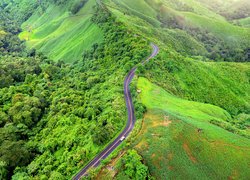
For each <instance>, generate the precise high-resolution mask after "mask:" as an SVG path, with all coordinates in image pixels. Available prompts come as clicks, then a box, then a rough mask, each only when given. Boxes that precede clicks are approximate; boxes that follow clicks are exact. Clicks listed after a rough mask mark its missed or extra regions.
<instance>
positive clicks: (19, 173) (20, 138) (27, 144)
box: [0, 9, 148, 179]
mask: <svg viewBox="0 0 250 180" xmlns="http://www.w3.org/2000/svg"><path fill="white" fill-rule="evenodd" d="M95 11H96V12H98V13H96V14H95V16H93V18H92V19H91V23H93V24H95V25H96V26H98V27H99V28H100V29H101V31H102V32H103V33H104V34H105V36H104V43H102V44H95V45H93V46H92V48H91V49H90V50H89V51H84V49H82V53H83V56H82V58H81V60H79V61H77V62H75V63H74V64H65V63H63V62H62V61H59V62H53V61H51V60H49V59H48V58H47V57H45V56H43V55H41V54H37V53H36V51H35V50H32V51H31V52H26V51H25V50H24V49H22V48H21V45H23V42H21V41H19V40H18V42H19V45H20V46H19V45H18V46H19V48H20V49H18V50H17V52H18V53H15V51H16V50H13V52H5V54H1V61H0V64H1V90H0V95H1V96H0V97H1V98H0V115H1V130H0V132H1V147H0V159H1V179H5V178H8V179H9V178H10V177H11V176H12V175H13V174H14V175H13V176H12V178H13V179H20V178H24V179H28V178H29V177H34V178H38V179H41V178H42V179H43V178H45V179H46V178H50V179H69V178H70V177H71V176H72V175H73V174H74V173H76V172H77V171H78V170H79V168H80V167H82V166H83V165H84V164H85V163H87V162H88V161H89V160H90V159H91V158H93V156H94V155H95V154H96V153H97V152H99V151H100V150H101V149H102V148H103V147H104V145H106V143H108V142H109V140H111V139H112V138H113V137H114V136H115V135H116V134H117V133H118V132H119V131H120V130H121V129H122V127H123V126H124V122H125V120H126V114H125V110H126V109H125V104H124V102H123V94H122V92H123V91H122V87H123V86H122V82H123V78H124V76H125V73H126V72H127V71H128V70H129V69H130V68H132V66H133V65H134V64H136V63H138V62H139V61H140V60H141V59H143V58H144V57H145V56H146V55H147V52H148V45H147V42H146V41H143V40H141V39H140V38H139V37H135V36H134V35H133V34H132V33H130V32H127V31H126V30H125V28H124V25H123V24H122V23H119V22H116V20H115V18H114V17H113V16H112V15H111V14H109V13H107V12H102V11H103V10H101V9H96V10H95ZM95 11H94V12H95ZM111 25H112V26H111ZM17 27H18V25H17ZM1 28H2V31H4V32H6V33H11V32H8V31H7V28H5V27H4V26H1ZM9 35H10V37H13V38H17V37H16V34H9ZM17 39H18V38H17ZM7 42H8V39H7ZM4 43H5V41H4ZM12 43H13V44H16V42H15V41H10V42H9V45H10V47H12V45H13V44H12ZM121 47H122V48H121ZM3 49H4V50H5V51H7V50H8V48H7V47H6V48H5V47H3ZM142 49H143V50H142ZM114 50H115V51H114Z"/></svg>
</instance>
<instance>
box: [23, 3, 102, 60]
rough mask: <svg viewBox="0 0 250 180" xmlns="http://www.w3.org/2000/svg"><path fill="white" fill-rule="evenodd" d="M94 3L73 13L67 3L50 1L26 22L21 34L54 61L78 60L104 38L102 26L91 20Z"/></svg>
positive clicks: (31, 46)
mask: <svg viewBox="0 0 250 180" xmlns="http://www.w3.org/2000/svg"><path fill="white" fill-rule="evenodd" d="M94 5H95V0H89V1H88V3H86V4H85V6H84V7H83V8H82V9H81V10H80V11H79V12H78V13H77V14H76V15H72V14H71V13H70V12H69V9H70V6H69V5H68V4H67V3H66V4H65V5H61V6H55V5H53V4H51V5H50V6H49V7H48V9H47V10H46V12H45V13H43V14H41V13H40V12H39V11H38V12H36V13H35V14H33V16H31V17H30V19H29V20H28V21H26V22H25V23H23V25H22V27H23V29H24V31H23V32H22V33H21V34H20V38H21V39H25V40H26V41H27V45H28V47H29V48H36V49H37V50H38V51H41V52H43V53H44V54H45V55H47V56H48V57H50V58H51V59H53V60H55V61H58V60H63V61H65V62H73V61H75V60H79V59H81V56H82V53H83V51H84V50H87V49H89V48H90V47H91V46H92V45H93V44H94V43H99V42H101V41H102V40H103V33H102V32H101V30H100V28H99V27H98V26H97V25H95V24H93V23H92V21H91V16H92V13H93V9H92V8H93V6H94Z"/></svg>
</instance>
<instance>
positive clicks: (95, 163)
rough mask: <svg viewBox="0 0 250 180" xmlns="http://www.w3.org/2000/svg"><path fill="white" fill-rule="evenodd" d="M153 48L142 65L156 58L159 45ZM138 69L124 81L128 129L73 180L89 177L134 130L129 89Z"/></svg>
mask: <svg viewBox="0 0 250 180" xmlns="http://www.w3.org/2000/svg"><path fill="white" fill-rule="evenodd" d="M151 46H152V49H153V50H152V53H151V55H150V56H149V57H148V58H147V59H146V60H144V61H143V62H142V63H141V64H142V65H144V64H145V63H147V62H148V61H149V60H150V59H152V58H154V57H155V56H156V55H157V54H158V52H159V48H158V46H157V45H155V44H153V43H151ZM136 69H137V67H134V68H133V69H131V70H130V72H129V73H128V75H127V76H126V78H125V80H124V96H125V101H126V106H127V112H128V121H127V125H126V127H125V128H124V130H123V131H122V132H121V133H120V135H119V136H118V137H117V138H116V139H115V140H114V141H113V142H112V143H110V144H109V145H108V146H107V147H106V148H105V149H104V150H103V151H102V152H101V153H100V154H98V155H97V156H96V157H95V158H94V159H93V160H92V161H90V162H89V163H88V164H87V165H86V166H85V167H84V168H83V169H82V170H81V171H80V172H79V173H78V174H77V175H76V176H75V177H73V180H79V179H80V178H81V177H82V176H86V175H87V171H88V170H89V169H90V168H91V167H97V166H98V165H99V164H100V162H101V160H103V159H105V158H106V157H108V155H109V154H110V153H111V152H113V151H114V150H115V148H116V147H118V146H119V144H121V142H122V141H123V139H125V138H126V137H127V136H128V135H129V133H130V132H131V131H132V129H133V128H134V125H135V113H134V105H133V101H132V97H131V93H130V89H129V84H130V83H131V81H132V79H133V78H134V75H135V71H136Z"/></svg>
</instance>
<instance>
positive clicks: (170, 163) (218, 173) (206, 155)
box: [134, 78, 250, 179]
mask: <svg viewBox="0 0 250 180" xmlns="http://www.w3.org/2000/svg"><path fill="white" fill-rule="evenodd" d="M138 88H139V89H140V90H141V91H142V92H141V94H140V97H141V99H142V103H143V104H144V105H146V107H147V109H148V112H147V113H146V114H145V117H144V120H143V125H142V129H141V131H140V134H139V135H138V136H137V140H135V143H134V146H135V148H136V149H137V150H138V152H139V153H140V154H141V155H142V156H143V157H144V160H145V162H146V165H147V166H148V167H149V171H150V172H151V173H152V175H154V177H155V178H156V179H165V178H168V179H176V178H177V179H179V178H181V179H182V178H183V177H185V178H187V179H215V178H220V179H226V178H236V179H246V178H247V177H249V175H250V174H249V172H248V170H247V169H248V165H247V164H249V162H250V153H249V150H250V140H249V139H247V138H244V137H241V136H238V135H236V134H233V133H230V132H228V131H226V130H224V129H222V128H219V127H217V126H216V125H213V124H211V123H210V121H212V120H217V121H222V122H225V123H227V121H228V119H230V118H231V117H230V115H229V114H228V113H227V112H226V111H225V110H223V109H221V108H218V107H216V106H212V105H209V104H203V103H197V102H192V101H185V100H182V99H179V98H176V97H174V96H173V95H171V94H169V93H167V92H166V91H164V90H163V89H162V88H160V87H159V86H156V85H154V84H152V83H151V82H149V81H148V80H147V79H145V78H139V80H138ZM237 162H240V163H237Z"/></svg>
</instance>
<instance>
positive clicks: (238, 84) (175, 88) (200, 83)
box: [144, 48, 250, 115]
mask: <svg viewBox="0 0 250 180" xmlns="http://www.w3.org/2000/svg"><path fill="white" fill-rule="evenodd" d="M164 51H168V50H164V48H161V52H160V55H159V56H158V59H157V60H155V61H150V62H149V63H148V64H147V65H146V69H147V70H146V71H145V74H144V76H146V77H147V78H149V79H150V80H151V81H152V82H153V83H156V84H158V85H160V86H161V87H163V88H164V89H165V90H168V91H169V92H171V93H173V94H175V95H177V96H179V97H182V98H185V99H191V100H194V101H199V102H204V103H210V104H214V105H217V106H219V107H222V108H224V109H226V110H227V111H228V112H230V114H233V115H237V114H239V113H241V112H245V113H249V111H250V104H249V102H250V85H249V78H250V77H249V73H250V66H249V63H240V64H238V63H225V62H223V63H215V62H202V61H196V60H193V59H190V58H184V57H182V56H178V55H176V53H174V52H164ZM159 74H160V76H159Z"/></svg>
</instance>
